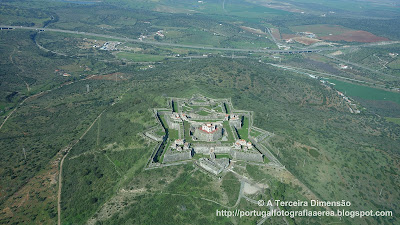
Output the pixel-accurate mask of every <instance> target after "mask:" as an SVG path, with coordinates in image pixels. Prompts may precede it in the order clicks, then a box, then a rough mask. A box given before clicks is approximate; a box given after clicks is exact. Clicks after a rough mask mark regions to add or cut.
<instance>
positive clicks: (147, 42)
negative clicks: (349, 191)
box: [0, 25, 400, 54]
mask: <svg viewBox="0 0 400 225" xmlns="http://www.w3.org/2000/svg"><path fill="white" fill-rule="evenodd" d="M0 28H2V29H3V30H10V29H22V30H37V31H51V32H59V33H68V34H80V35H86V36H94V37H103V38H110V39H116V40H120V41H127V42H135V43H141V44H148V45H159V46H171V47H181V48H193V49H206V50H218V51H235V52H264V53H288V54H291V53H309V52H320V51H330V50H339V49H344V48H345V49H349V48H358V47H369V46H375V45H387V44H394V43H400V42H399V41H391V42H388V41H386V42H379V43H372V44H363V45H357V46H349V47H328V48H315V49H296V50H268V49H239V48H218V47H207V46H198V45H184V44H174V43H165V42H156V41H140V40H138V39H132V38H127V37H119V36H113V35H107V34H96V33H89V32H81V31H72V30H63V29H53V28H37V27H23V26H7V25H0ZM4 28H9V29H4Z"/></svg>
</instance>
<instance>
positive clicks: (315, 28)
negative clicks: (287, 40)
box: [290, 24, 351, 36]
mask: <svg viewBox="0 0 400 225" xmlns="http://www.w3.org/2000/svg"><path fill="white" fill-rule="evenodd" d="M290 29H291V30H292V31H295V32H312V33H314V34H316V35H318V36H327V35H329V34H332V35H338V34H342V33H344V32H346V31H351V29H349V28H346V27H342V26H339V25H330V24H314V25H302V26H293V27H290Z"/></svg>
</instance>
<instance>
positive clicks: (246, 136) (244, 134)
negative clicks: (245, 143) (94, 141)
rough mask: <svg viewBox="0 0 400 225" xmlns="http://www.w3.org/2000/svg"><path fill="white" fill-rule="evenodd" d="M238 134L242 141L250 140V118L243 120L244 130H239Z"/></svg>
mask: <svg viewBox="0 0 400 225" xmlns="http://www.w3.org/2000/svg"><path fill="white" fill-rule="evenodd" d="M238 133H239V136H240V138H241V139H245V140H248V139H249V118H248V117H246V116H245V117H244V118H243V125H242V128H240V129H238Z"/></svg>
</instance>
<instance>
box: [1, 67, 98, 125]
mask: <svg viewBox="0 0 400 225" xmlns="http://www.w3.org/2000/svg"><path fill="white" fill-rule="evenodd" d="M93 76H95V75H92V76H89V77H87V78H83V79H80V80H78V81H72V82H70V83H67V84H61V85H60V86H58V87H56V88H53V89H49V90H47V91H42V92H40V93H37V94H35V95H31V96H29V97H27V98H25V99H24V100H23V101H22V102H21V103H19V105H17V106H16V107H15V109H14V110H13V111H11V113H10V114H8V116H7V117H6V119H5V120H4V121H3V123H2V124H1V125H0V130H1V128H3V126H4V124H5V123H6V122H7V120H8V119H9V118H10V117H11V116H12V115H13V114H14V113H15V111H16V110H17V109H18V108H19V107H21V106H22V105H23V104H24V103H25V101H26V100H29V99H31V98H35V97H39V96H41V95H45V94H47V93H49V92H52V91H54V90H57V89H59V88H62V87H64V86H66V85H70V84H73V83H77V82H80V81H84V80H88V79H90V78H92V77H93Z"/></svg>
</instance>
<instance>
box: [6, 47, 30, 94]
mask: <svg viewBox="0 0 400 225" xmlns="http://www.w3.org/2000/svg"><path fill="white" fill-rule="evenodd" d="M14 53H15V48H14V50H13V52H12V53H11V54H10V61H11V63H12V64H13V65H15V66H16V67H17V68H18V69H19V70H21V71H22V73H25V70H24V69H23V68H22V67H20V66H18V65H17V64H15V63H14V60H13V57H12V55H14ZM16 75H17V76H18V78H19V79H21V80H22V81H23V82H24V83H25V86H26V89H28V92H29V91H30V90H31V88H30V87H29V84H28V83H27V82H26V81H25V80H24V79H23V78H22V77H21V76H20V75H19V73H16Z"/></svg>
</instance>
